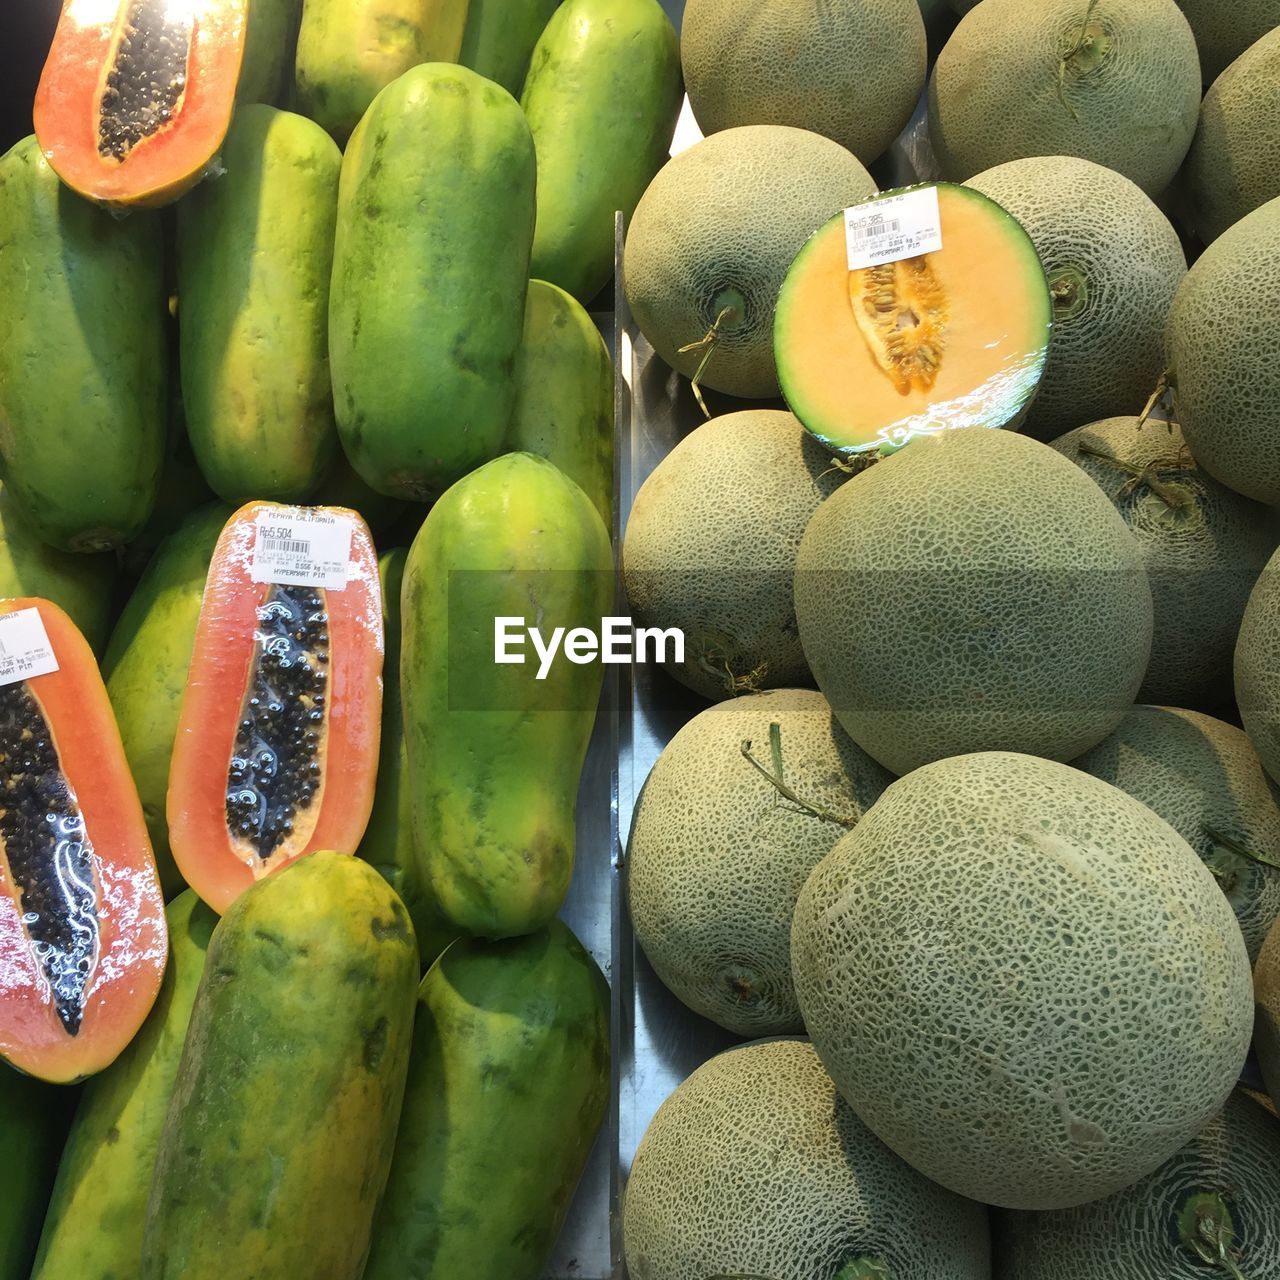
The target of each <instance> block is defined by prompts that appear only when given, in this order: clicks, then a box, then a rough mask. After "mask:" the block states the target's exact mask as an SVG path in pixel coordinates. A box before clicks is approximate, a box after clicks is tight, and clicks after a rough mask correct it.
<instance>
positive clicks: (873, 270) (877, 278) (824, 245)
mask: <svg viewBox="0 0 1280 1280" xmlns="http://www.w3.org/2000/svg"><path fill="white" fill-rule="evenodd" d="M937 192H938V214H939V221H940V225H941V231H942V248H941V249H939V250H937V251H936V252H933V253H926V254H922V255H920V256H919V257H915V258H907V259H905V260H903V261H900V262H887V263H883V264H881V265H877V266H873V267H864V268H861V269H859V270H856V271H850V270H849V259H848V252H847V247H846V237H845V222H844V216H843V214H842V215H840V216H838V217H835V218H833V219H832V220H831V221H830V222H828V223H827V224H826V225H825V226H824V227H822V228H821V230H819V231H817V232H816V233H815V234H814V235H813V237H812V238H811V239H810V240H809V242H808V243H807V244H806V245H805V247H804V248H803V249H802V250H801V251H800V253H799V254H798V255H797V257H796V260H795V262H794V263H793V264H792V266H791V269H790V271H789V272H788V273H787V277H786V280H785V281H784V282H783V286H782V291H781V293H780V294H779V297H778V307H777V313H776V319H775V322H774V349H775V355H776V357H777V363H778V380H779V382H780V383H781V386H782V393H783V395H784V396H785V397H786V400H787V404H788V405H789V406H790V407H791V411H792V412H793V413H794V414H795V415H796V417H797V418H799V419H800V421H801V422H802V423H804V425H805V427H807V428H808V430H809V431H811V432H812V433H813V434H814V435H815V436H817V437H818V439H820V440H821V441H822V442H823V443H824V444H826V445H827V446H828V447H829V448H832V449H834V450H837V451H839V452H841V453H869V452H880V453H890V452H893V451H894V450H896V449H898V448H901V447H902V446H903V445H904V444H906V443H908V442H909V441H910V440H911V439H913V438H914V437H916V436H921V435H934V434H936V433H937V432H939V431H945V430H947V429H949V428H952V427H967V426H986V427H1004V426H1008V425H1009V424H1011V423H1013V422H1015V421H1016V420H1017V419H1018V418H1019V416H1020V414H1021V413H1022V412H1023V410H1024V409H1025V408H1026V406H1027V404H1028V403H1029V402H1030V400H1031V397H1032V396H1033V395H1034V394H1035V391H1036V388H1037V387H1038V386H1039V383H1040V376H1041V374H1042V373H1043V371H1044V365H1045V358H1046V356H1047V355H1048V351H1049V329H1050V324H1051V321H1052V314H1053V312H1052V307H1051V304H1050V298H1049V289H1048V285H1047V284H1046V282H1045V276H1044V270H1043V268H1042V267H1041V265H1040V260H1039V258H1038V257H1037V256H1036V250H1035V246H1034V245H1033V244H1032V242H1031V239H1030V237H1029V236H1028V235H1027V233H1026V232H1025V231H1024V230H1023V229H1022V227H1021V226H1020V225H1019V224H1018V223H1017V221H1016V220H1015V219H1014V218H1013V217H1012V216H1011V215H1010V214H1008V213H1006V212H1005V210H1003V209H1002V208H1001V207H1000V206H999V205H998V204H996V203H995V202H994V201H992V200H989V199H987V198H986V197H985V196H983V195H980V194H979V193H978V192H976V191H973V190H971V189H969V188H967V187H959V186H953V185H950V184H939V186H938V188H937ZM901 194H902V192H895V191H890V192H886V193H885V194H884V195H883V196H879V197H877V200H884V199H886V198H887V197H889V196H895V195H901Z"/></svg>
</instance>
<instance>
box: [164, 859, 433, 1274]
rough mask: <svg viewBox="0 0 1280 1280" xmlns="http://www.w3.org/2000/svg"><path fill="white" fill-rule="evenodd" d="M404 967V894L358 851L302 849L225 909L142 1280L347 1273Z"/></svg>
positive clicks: (407, 937) (181, 1080)
mask: <svg viewBox="0 0 1280 1280" xmlns="http://www.w3.org/2000/svg"><path fill="white" fill-rule="evenodd" d="M418 972H419V970H418V946H417V943H416V942H415V941H414V937H413V925H412V924H411V923H410V921H409V916H408V913H407V912H406V911H405V909H404V904H403V903H402V902H401V901H400V899H399V898H397V897H396V895H395V893H394V892H393V891H392V890H391V887H390V886H389V885H388V884H387V883H386V881H385V880H383V879H382V877H381V876H379V875H378V873H377V872H376V871H374V870H373V868H372V867H370V866H368V865H367V864H366V863H364V862H362V861H361V860H360V859H359V858H353V857H351V856H350V855H347V854H340V853H313V854H310V855H308V856H307V857H305V858H300V859H299V860H298V861H297V862H294V863H291V864H290V865H289V866H287V867H285V868H284V869H283V870H282V871H280V872H278V873H277V874H275V875H272V876H268V877H266V879H263V880H259V881H258V882H257V883H256V884H254V885H253V886H252V887H250V888H249V889H247V890H246V891H245V892H244V893H243V894H242V895H241V896H240V897H239V898H237V899H236V901H235V902H234V903H232V905H231V906H230V907H229V908H228V909H227V911H226V914H225V915H224V916H223V917H222V919H221V920H220V921H219V922H218V926H217V928H215V929H214V931H213V937H212V939H211V940H210V942H209V952H208V955H207V957H206V959H205V968H204V975H203V977H202V978H201V981H200V987H199V990H198V991H197V992H196V999H195V1006H194V1008H193V1009H192V1013H191V1024H190V1026H189V1028H188V1030H187V1039H186V1044H185V1046H184V1047H183V1051H182V1061H181V1062H180V1063H179V1066H178V1076H177V1081H176V1083H175V1085H174V1090H173V1095H172V1097H171V1098H170V1102H169V1109H168V1112H167V1115H166V1117H165V1123H164V1129H163V1131H162V1133H161V1136H160V1146H159V1151H158V1154H157V1156H156V1165H155V1172H154V1174H153V1176H152V1181H151V1195H150V1199H149V1201H148V1204H147V1217H146V1226H145V1228H144V1232H143V1244H142V1266H141V1272H140V1280H228V1277H235V1278H236V1280H254V1278H255V1277H256V1278H257V1280H268V1278H272V1280H274V1278H275V1277H287V1276H315V1277H317V1280H319V1278H320V1277H323V1280H359V1277H360V1274H361V1272H362V1271H363V1269H364V1264H365V1259H366V1257H367V1256H368V1251H369V1239H370V1233H371V1231H372V1229H373V1215H374V1212H375V1209H376V1207H377V1204H378V1201H379V1199H380V1198H381V1196H382V1191H383V1188H384V1187H385V1186H386V1181H387V1174H388V1171H389V1169H390V1165H391V1155H392V1150H393V1147H394V1144H395V1133H396V1125H397V1122H398V1120H399V1117H400V1105H401V1100H402V1098H403V1096H404V1082H405V1073H406V1071H407V1069H408V1065H409V1044H410V1040H411V1037H412V1032H413V1010H414V992H415V990H416V988H417V985H418Z"/></svg>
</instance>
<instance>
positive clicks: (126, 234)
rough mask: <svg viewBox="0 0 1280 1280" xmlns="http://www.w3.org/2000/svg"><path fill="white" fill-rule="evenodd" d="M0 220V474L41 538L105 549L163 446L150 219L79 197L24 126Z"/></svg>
mask: <svg viewBox="0 0 1280 1280" xmlns="http://www.w3.org/2000/svg"><path fill="white" fill-rule="evenodd" d="M0 228H3V232H2V233H0V479H2V480H3V481H4V486H5V489H6V490H7V491H8V493H9V496H10V497H11V498H12V499H13V502H14V504H15V506H16V507H17V508H18V510H19V511H20V512H21V513H22V516H23V518H24V519H25V520H26V522H27V524H28V525H29V526H30V527H31V528H32V529H33V530H34V531H35V532H36V534H38V535H39V537H41V538H42V539H43V540H44V541H45V542H47V543H49V544H50V545H51V546H54V547H58V548H60V549H61V550H63V551H109V550H112V549H113V548H115V547H119V546H121V545H123V544H124V543H126V542H128V541H129V540H130V539H131V538H132V537H133V536H134V535H135V534H136V533H138V532H139V531H140V530H141V529H142V527H143V525H144V524H145V523H146V521H147V517H148V516H149V515H150V514H151V508H152V506H153V505H154V503H155V500H156V491H157V487H158V484H159V480H160V468H161V464H162V462H163V460H164V439H165V411H166V391H165V387H166V382H167V379H168V358H167V348H166V344H165V312H166V306H167V298H166V293H165V287H164V266H163V257H164V255H163V252H162V248H161V233H160V223H159V221H158V218H157V215H155V214H153V213H146V212H135V213H131V214H130V215H129V216H128V217H127V218H115V217H113V216H112V215H111V214H110V213H108V212H107V211H106V210H105V209H101V208H98V207H97V206H96V205H94V204H91V203H90V202H89V201H88V200H84V199H82V198H81V197H80V196H78V195H76V194H75V193H74V192H73V191H71V190H70V189H69V188H67V187H64V186H63V185H62V183H61V182H59V181H58V176H57V174H55V173H54V171H53V170H52V169H51V168H50V167H49V164H48V162H47V161H46V160H45V158H44V156H43V155H42V154H41V153H40V148H39V146H38V145H37V143H36V140H35V138H34V137H30V138H27V139H25V140H24V141H22V142H19V143H18V145H17V146H15V147H14V148H13V149H12V150H11V151H9V152H8V153H7V154H6V155H5V156H4V157H3V158H0Z"/></svg>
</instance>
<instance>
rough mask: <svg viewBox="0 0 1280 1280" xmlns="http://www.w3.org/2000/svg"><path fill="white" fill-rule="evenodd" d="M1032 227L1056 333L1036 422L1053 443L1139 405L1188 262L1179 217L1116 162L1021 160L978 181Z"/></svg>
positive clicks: (1153, 374) (1035, 431)
mask: <svg viewBox="0 0 1280 1280" xmlns="http://www.w3.org/2000/svg"><path fill="white" fill-rule="evenodd" d="M967 185H968V186H971V187H973V188H974V189H975V190H978V191H981V192H982V193H983V194H984V195H986V196H990V197H991V199H992V200H994V201H996V202H997V203H998V204H1000V205H1002V206H1003V207H1004V208H1005V209H1007V210H1008V211H1009V212H1010V213H1011V214H1012V215H1013V216H1014V217H1015V218H1017V220H1018V221H1019V222H1020V223H1021V224H1022V226H1023V227H1024V228H1025V229H1026V231H1027V234H1028V235H1030V237H1031V239H1032V242H1033V243H1034V244H1035V247H1036V252H1037V253H1038V254H1039V255H1040V261H1041V262H1042V263H1043V264H1044V270H1045V274H1046V275H1047V276H1048V278H1049V293H1050V296H1051V297H1052V299H1053V338H1052V341H1051V343H1050V346H1049V364H1048V367H1047V368H1046V369H1045V373H1044V377H1043V379H1041V382H1040V390H1039V393H1038V394H1037V395H1036V399H1035V403H1034V404H1033V405H1032V407H1031V412H1030V414H1029V415H1028V421H1027V427H1026V430H1027V432H1028V434H1030V435H1034V436H1035V437H1036V438H1037V439H1038V440H1052V439H1053V437H1054V436H1057V435H1060V434H1061V433H1062V432H1063V431H1069V430H1071V428H1073V427H1078V426H1080V425H1081V424H1082V423H1085V422H1095V421H1097V420H1098V419H1099V418H1106V417H1109V416H1111V415H1112V414H1116V413H1137V412H1138V411H1139V410H1140V409H1141V408H1142V406H1143V405H1144V404H1145V403H1146V401H1147V397H1148V396H1149V395H1150V394H1151V389H1152V387H1154V386H1155V384H1156V379H1157V378H1159V376H1160V373H1161V371H1162V370H1163V369H1164V322H1165V317H1166V316H1168V314H1169V305H1170V304H1171V303H1172V302H1173V295H1174V293H1175V292H1176V291H1177V288H1178V285H1179V284H1180V283H1181V282H1182V277H1183V276H1185V275H1186V274H1187V260H1186V257H1185V255H1184V254H1183V252H1182V242H1181V241H1180V240H1179V239H1178V233H1177V232H1176V231H1175V230H1174V229H1173V226H1172V224H1171V223H1170V222H1169V219H1168V218H1166V217H1165V215H1164V214H1163V213H1162V212H1161V211H1160V209H1158V208H1157V207H1156V205H1155V203H1154V202H1153V201H1152V200H1151V198H1150V197H1149V196H1148V195H1147V194H1146V193H1145V192H1144V191H1143V190H1142V189H1141V188H1140V187H1138V186H1137V185H1135V184H1134V183H1132V182H1130V181H1129V179H1128V178H1126V177H1124V176H1123V175H1122V174H1119V173H1116V171H1115V170H1114V169H1106V168H1104V167H1103V166H1102V165H1099V164H1094V163H1093V161H1092V160H1080V159H1077V158H1076V157H1075V156H1036V157H1031V158H1030V159H1026V160H1011V161H1009V162H1008V163H1007V164H1001V165H997V166H996V167H995V168H994V169H988V170H986V171H985V172H983V173H980V174H977V175H976V176H975V177H973V178H970V179H969V181H968V183H967Z"/></svg>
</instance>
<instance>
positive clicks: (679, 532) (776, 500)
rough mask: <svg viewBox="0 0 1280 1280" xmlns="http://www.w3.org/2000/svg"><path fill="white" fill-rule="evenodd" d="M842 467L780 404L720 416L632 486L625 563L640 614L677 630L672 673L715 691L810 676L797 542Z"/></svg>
mask: <svg viewBox="0 0 1280 1280" xmlns="http://www.w3.org/2000/svg"><path fill="white" fill-rule="evenodd" d="M846 478H847V473H846V472H844V471H842V470H841V469H840V468H839V467H837V466H836V465H835V464H834V463H833V462H832V460H831V457H830V455H829V454H828V453H826V452H825V450H823V448H822V447H821V445H819V444H818V443H817V442H816V441H815V440H814V439H813V438H812V436H810V435H809V433H808V432H806V431H805V430H804V428H803V427H802V426H801V425H800V423H799V422H798V421H797V420H796V419H795V418H794V417H793V416H792V415H791V414H789V413H785V412H782V411H780V410H777V409H746V410H743V411H741V412H739V413H730V414H725V415H724V416H722V417H719V418H715V419H713V420H712V421H710V422H707V423H705V424H703V425H702V426H700V427H698V429H697V430H696V431H694V432H692V433H691V434H690V435H687V436H686V437H685V438H684V439H683V440H681V441H680V443H679V444H677V445H676V447H675V448H674V449H673V450H672V451H671V452H670V453H669V454H668V455H667V456H666V457H665V458H663V460H662V461H661V462H660V463H659V464H658V466H657V467H656V468H655V469H654V471H653V473H652V474H651V475H650V476H649V478H648V479H647V480H646V481H645V482H644V484H643V485H642V486H641V488H640V492H639V493H638V494H637V495H636V500H635V504H634V505H633V506H632V508H631V514H630V516H629V517H628V519H627V530H626V538H625V541H624V543H623V549H622V563H623V580H624V583H625V586H626V591H627V598H628V600H629V602H630V605H631V612H632V617H633V618H634V619H635V620H636V622H637V623H638V624H639V625H642V626H646V627H655V626H657V627H663V628H666V627H680V628H681V629H682V630H683V632H684V635H685V658H684V661H683V662H681V663H675V662H669V663H668V664H667V670H668V671H669V672H670V673H671V675H673V676H674V677H675V678H676V679H677V680H679V681H680V682H681V683H682V684H685V685H687V686H688V687H689V688H690V689H692V690H694V692H695V693H698V694H701V695H702V697H704V698H711V699H722V698H727V697H730V696H732V695H733V694H734V693H736V692H742V691H745V690H750V689H762V688H772V689H776V688H787V687H789V686H794V685H811V684H812V683H813V677H812V676H811V675H810V674H809V666H808V663H807V662H806V661H805V657H804V650H803V649H802V648H801V647H800V638H799V636H798V634H797V632H796V621H795V606H794V602H793V600H792V580H793V577H794V574H795V563H796V551H797V549H798V548H799V546H800V539H801V537H802V536H803V535H804V530H805V526H806V525H807V524H808V523H809V519H810V517H811V516H812V515H813V513H814V512H815V511H816V510H817V509H818V507H819V505H820V504H821V503H822V501H823V500H824V499H825V498H826V497H828V496H829V495H830V494H831V493H833V492H834V491H835V490H836V488H837V487H838V486H839V485H840V484H841V482H842V481H844V480H845V479H846Z"/></svg>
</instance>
